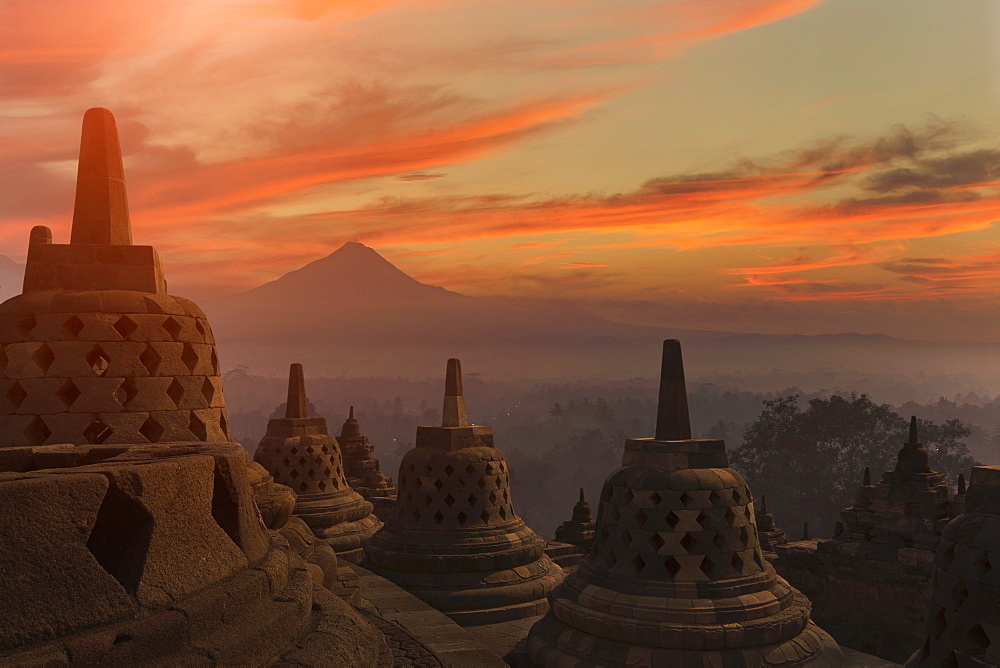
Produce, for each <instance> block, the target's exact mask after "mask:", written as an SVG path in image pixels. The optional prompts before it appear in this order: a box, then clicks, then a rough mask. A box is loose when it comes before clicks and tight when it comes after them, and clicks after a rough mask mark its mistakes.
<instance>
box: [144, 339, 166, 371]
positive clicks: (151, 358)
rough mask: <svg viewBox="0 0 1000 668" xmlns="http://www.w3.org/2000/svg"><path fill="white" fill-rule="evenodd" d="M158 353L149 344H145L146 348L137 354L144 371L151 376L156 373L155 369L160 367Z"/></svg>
mask: <svg viewBox="0 0 1000 668" xmlns="http://www.w3.org/2000/svg"><path fill="white" fill-rule="evenodd" d="M161 359H162V358H161V357H160V353H158V352H156V349H155V348H153V346H151V345H148V344H147V345H146V349H145V350H143V351H142V354H141V355H139V361H140V362H142V365H143V366H144V367H146V372H147V373H148V374H149V375H150V376H153V375H155V374H156V370H157V369H159V368H160V361H161Z"/></svg>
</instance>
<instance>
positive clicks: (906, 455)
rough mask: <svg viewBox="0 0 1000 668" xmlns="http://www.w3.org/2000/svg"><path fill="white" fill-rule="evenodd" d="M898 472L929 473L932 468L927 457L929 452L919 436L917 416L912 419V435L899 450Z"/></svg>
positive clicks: (910, 434) (897, 459)
mask: <svg viewBox="0 0 1000 668" xmlns="http://www.w3.org/2000/svg"><path fill="white" fill-rule="evenodd" d="M896 470H897V471H906V472H910V473H927V472H930V470H931V467H930V463H929V460H928V457H927V450H925V449H924V446H923V444H922V443H921V442H920V438H919V436H918V434H917V416H916V415H913V416H911V417H910V433H909V436H908V437H907V439H906V443H904V444H903V447H902V448H900V450H899V456H898V457H897V458H896Z"/></svg>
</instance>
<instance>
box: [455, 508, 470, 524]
mask: <svg viewBox="0 0 1000 668" xmlns="http://www.w3.org/2000/svg"><path fill="white" fill-rule="evenodd" d="M455 519H456V520H458V526H460V527H464V526H465V523H466V522H468V521H469V516H468V515H466V514H465V512H463V511H459V512H458V515H456V516H455Z"/></svg>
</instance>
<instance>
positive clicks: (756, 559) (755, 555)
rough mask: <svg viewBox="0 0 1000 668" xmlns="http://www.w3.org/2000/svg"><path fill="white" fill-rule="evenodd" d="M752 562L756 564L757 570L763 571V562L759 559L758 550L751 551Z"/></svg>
mask: <svg viewBox="0 0 1000 668" xmlns="http://www.w3.org/2000/svg"><path fill="white" fill-rule="evenodd" d="M753 562H754V563H755V564H757V568H759V569H760V570H764V561H763V560H762V559H761V556H760V551H758V550H754V551H753Z"/></svg>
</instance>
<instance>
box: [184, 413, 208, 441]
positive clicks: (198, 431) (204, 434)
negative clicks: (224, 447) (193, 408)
mask: <svg viewBox="0 0 1000 668" xmlns="http://www.w3.org/2000/svg"><path fill="white" fill-rule="evenodd" d="M188 429H190V430H191V433H192V434H194V436H195V438H197V439H198V440H199V441H207V440H208V426H207V425H206V424H205V422H204V421H203V420H202V419H201V418H200V417H198V414H197V413H191V421H190V422H189V423H188Z"/></svg>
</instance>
